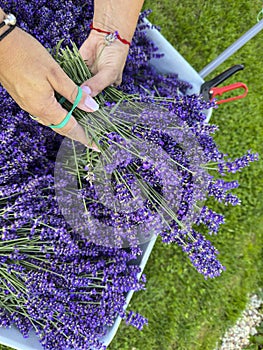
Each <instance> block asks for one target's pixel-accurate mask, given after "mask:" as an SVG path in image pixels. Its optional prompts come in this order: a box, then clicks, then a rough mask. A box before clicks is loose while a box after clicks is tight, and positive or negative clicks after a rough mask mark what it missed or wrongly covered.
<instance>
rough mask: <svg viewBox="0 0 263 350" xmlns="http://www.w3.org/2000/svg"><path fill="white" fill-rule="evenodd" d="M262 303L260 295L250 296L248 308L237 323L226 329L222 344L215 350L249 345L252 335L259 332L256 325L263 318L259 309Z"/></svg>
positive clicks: (240, 348) (234, 348)
mask: <svg viewBox="0 0 263 350" xmlns="http://www.w3.org/2000/svg"><path fill="white" fill-rule="evenodd" d="M262 304H263V299H261V298H260V297H259V296H258V295H256V294H254V295H252V296H250V298H249V302H248V304H247V307H246V309H245V310H244V311H243V313H242V315H241V316H240V318H239V319H238V320H237V322H236V324H235V325H234V326H233V327H231V328H229V329H228V330H227V331H226V333H225V335H224V336H223V337H222V339H221V342H220V345H217V347H216V349H214V350H242V349H244V348H245V347H246V346H248V345H249V337H250V335H255V334H256V333H257V330H256V327H257V326H258V325H259V324H260V323H261V321H262V320H263V313H262V311H260V310H259V308H260V306H261V305H262Z"/></svg>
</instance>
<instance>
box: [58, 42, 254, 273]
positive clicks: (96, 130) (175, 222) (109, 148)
mask: <svg viewBox="0 0 263 350" xmlns="http://www.w3.org/2000/svg"><path fill="white" fill-rule="evenodd" d="M55 58H56V59H57V61H58V62H59V64H60V65H61V67H62V68H63V69H64V70H65V72H66V73H67V74H68V75H69V76H70V77H71V78H72V79H73V80H74V81H75V82H76V83H77V84H81V83H82V82H83V81H85V80H87V79H88V78H89V77H90V72H89V70H88V68H87V66H86V65H85V63H84V61H83V60H82V58H81V56H80V54H79V53H78V51H77V48H76V46H75V45H74V44H73V50H70V49H69V47H66V49H61V50H59V51H58V52H56V54H55ZM147 100H148V101H151V103H147ZM97 101H98V102H99V103H100V105H101V107H100V109H99V110H98V111H96V112H94V113H85V112H83V111H80V110H77V111H76V113H75V117H76V118H77V119H78V121H79V123H80V124H81V125H82V126H83V127H84V128H85V129H86V132H87V134H89V136H92V137H93V140H94V141H95V142H96V144H97V146H98V147H99V148H100V150H101V154H100V155H99V156H98V155H97V154H94V153H93V152H91V155H90V152H89V151H87V150H83V147H81V146H79V145H77V144H76V143H74V142H73V143H71V141H70V142H68V141H66V140H65V141H64V142H63V143H62V145H61V147H60V150H59V152H58V156H57V160H56V163H57V164H56V168H57V171H56V172H55V183H56V185H57V197H58V201H59V204H60V207H61V210H62V212H63V214H64V215H65V217H66V219H67V221H68V222H70V224H71V225H72V226H73V227H74V228H75V229H76V230H77V231H78V232H79V233H80V234H82V235H85V236H86V237H89V239H90V240H91V241H92V242H94V243H96V244H101V245H105V246H114V247H125V246H133V247H136V246H138V245H139V244H141V243H143V242H146V241H148V240H150V239H151V237H152V236H153V235H157V234H160V235H161V237H162V239H163V241H164V242H166V243H172V242H176V243H177V244H178V245H179V246H181V247H182V249H183V251H185V252H186V253H187V254H188V256H189V258H190V260H191V262H192V263H193V265H194V266H195V268H196V269H197V270H198V271H199V272H200V273H202V274H203V275H204V276H205V278H207V277H210V278H213V277H215V276H218V275H220V273H221V271H222V270H223V269H224V267H223V266H222V265H221V263H220V262H219V261H218V260H217V254H218V251H217V250H216V249H215V248H214V247H212V245H211V243H210V242H209V241H208V240H206V238H205V237H204V236H203V235H201V234H200V233H199V232H197V231H196V230H194V229H193V227H194V226H195V225H200V224H204V225H206V226H207V227H208V231H209V234H212V233H217V232H218V229H219V226H220V224H222V223H223V222H224V218H223V216H222V215H219V214H217V213H215V212H213V211H212V210H211V209H209V208H207V207H206V206H204V204H203V202H204V201H205V199H206V198H207V197H208V196H213V197H215V198H216V199H217V200H218V201H223V202H224V203H225V204H232V205H237V204H239V200H238V198H237V197H236V196H235V195H233V194H231V193H230V192H229V191H230V190H232V189H234V188H236V187H237V186H238V184H237V182H236V181H233V182H229V183H227V182H225V181H224V180H222V179H220V180H216V179H215V178H214V176H212V175H211V174H210V173H209V172H208V171H207V170H208V169H210V170H211V169H213V170H217V173H218V172H219V173H220V174H222V175H224V173H225V172H235V171H238V170H240V169H242V168H243V167H244V166H247V165H248V164H249V162H251V161H254V160H256V159H257V156H256V155H254V154H252V153H251V152H248V153H247V154H246V155H245V156H243V157H242V158H240V159H237V160H234V161H231V160H229V159H226V156H225V155H224V154H222V153H221V152H220V151H219V150H218V148H217V146H216V144H215V142H214V140H213V138H212V134H213V133H214V132H215V130H216V127H215V126H210V125H206V124H204V123H198V122H196V120H197V118H195V122H194V123H193V120H194V118H192V116H190V117H189V120H188V122H185V120H186V119H187V118H186V116H185V110H187V108H185V106H187V105H190V106H191V108H192V113H196V114H197V113H199V114H201V109H203V108H204V104H206V102H205V103H204V102H203V100H202V97H201V96H195V95H193V96H185V97H178V98H176V99H170V98H161V99H158V98H157V97H153V96H152V95H150V96H149V97H147V96H144V97H143V99H142V98H141V96H138V95H133V96H131V95H127V94H124V93H122V92H120V91H118V90H116V89H114V88H108V89H106V90H105V92H104V94H102V95H100V96H99V97H98V98H97ZM112 101H115V102H112ZM65 107H66V108H70V107H71V106H70V104H69V103H68V102H66V104H65ZM210 107H211V105H210ZM179 116H180V117H179ZM65 203H67V204H65Z"/></svg>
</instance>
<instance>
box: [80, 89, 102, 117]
mask: <svg viewBox="0 0 263 350" xmlns="http://www.w3.org/2000/svg"><path fill="white" fill-rule="evenodd" d="M82 90H83V91H84V92H85V93H86V94H88V96H87V97H86V98H85V102H84V103H85V106H86V107H88V108H89V109H92V110H93V111H94V112H95V111H97V110H98V109H99V107H100V106H99V105H98V104H97V102H96V101H95V100H94V99H93V98H92V97H91V96H89V95H90V93H91V90H90V88H89V87H88V86H83V87H82Z"/></svg>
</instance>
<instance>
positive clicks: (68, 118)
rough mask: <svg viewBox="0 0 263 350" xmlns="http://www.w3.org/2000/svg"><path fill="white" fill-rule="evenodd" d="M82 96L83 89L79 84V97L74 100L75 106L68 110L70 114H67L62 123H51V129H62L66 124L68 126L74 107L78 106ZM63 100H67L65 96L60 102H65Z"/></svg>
mask: <svg viewBox="0 0 263 350" xmlns="http://www.w3.org/2000/svg"><path fill="white" fill-rule="evenodd" d="M81 98H82V89H81V88H80V87H79V86H78V94H77V97H76V99H75V101H74V103H73V106H72V108H71V110H70V111H69V112H68V114H67V115H66V117H65V118H64V119H63V120H62V122H61V123H59V124H57V125H53V124H51V125H49V127H50V128H51V129H61V128H64V126H66V125H67V123H68V122H69V120H70V117H71V115H72V113H73V111H74V109H75V108H76V107H77V106H78V104H79V102H80V100H81ZM62 100H63V102H64V101H65V98H64V97H62V98H61V99H60V100H59V102H60V103H63V102H62Z"/></svg>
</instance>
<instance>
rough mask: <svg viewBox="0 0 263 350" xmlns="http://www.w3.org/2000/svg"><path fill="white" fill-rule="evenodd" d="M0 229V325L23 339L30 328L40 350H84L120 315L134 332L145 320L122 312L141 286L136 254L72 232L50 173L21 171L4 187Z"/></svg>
mask: <svg viewBox="0 0 263 350" xmlns="http://www.w3.org/2000/svg"><path fill="white" fill-rule="evenodd" d="M7 140H8V138H7ZM53 164H54V163H53V161H50V164H48V162H46V163H45V164H42V168H41V169H40V168H39V170H40V171H42V170H44V168H46V166H47V165H48V169H49V171H50V170H51V169H52V167H53ZM50 172H51V171H50ZM0 226H1V229H0V233H1V238H2V239H1V243H0V265H1V266H0V273H1V283H0V314H1V323H0V326H4V327H7V326H10V325H12V324H15V325H16V326H17V327H18V329H19V330H20V331H21V333H22V334H23V335H24V336H25V337H27V336H28V333H29V331H30V330H31V329H33V330H34V331H35V332H36V334H37V335H38V336H39V339H40V342H41V344H42V345H43V347H44V349H52V350H55V349H56V350H62V349H63V350H64V349H66V348H74V349H83V350H84V349H90V347H93V348H94V349H104V347H103V345H102V344H101V337H102V336H103V335H105V333H106V331H107V328H106V327H107V326H111V325H112V324H113V323H114V321H115V319H116V317H117V316H118V315H120V316H121V317H122V318H124V319H125V320H126V322H127V323H129V324H132V325H133V326H135V327H137V328H138V329H142V327H143V325H144V324H145V323H146V322H147V321H146V320H145V319H144V318H143V317H141V316H140V315H138V314H136V313H133V312H132V311H131V312H129V313H126V312H125V297H126V294H127V292H129V291H130V290H134V291H136V290H141V289H142V288H143V287H144V283H143V281H145V280H144V277H143V278H142V282H139V274H140V268H139V266H137V265H134V264H133V263H132V260H134V259H135V258H136V256H137V254H138V253H139V251H138V249H133V250H129V251H127V250H122V249H114V248H107V247H102V246H98V245H94V244H92V243H90V242H89V241H87V240H85V239H84V238H83V237H80V236H79V235H78V234H77V233H76V232H74V231H73V230H72V229H71V228H70V226H69V225H68V224H67V223H66V221H65V219H64V218H63V216H62V215H61V213H60V210H59V207H58V204H57V202H56V199H55V190H54V176H53V175H52V174H51V173H50V174H47V175H42V176H41V175H40V174H38V175H30V174H29V173H28V174H27V176H26V174H25V173H24V174H23V176H21V177H20V179H19V180H18V181H17V183H14V181H13V179H12V181H11V182H10V183H6V185H4V186H2V187H1V192H0Z"/></svg>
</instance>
